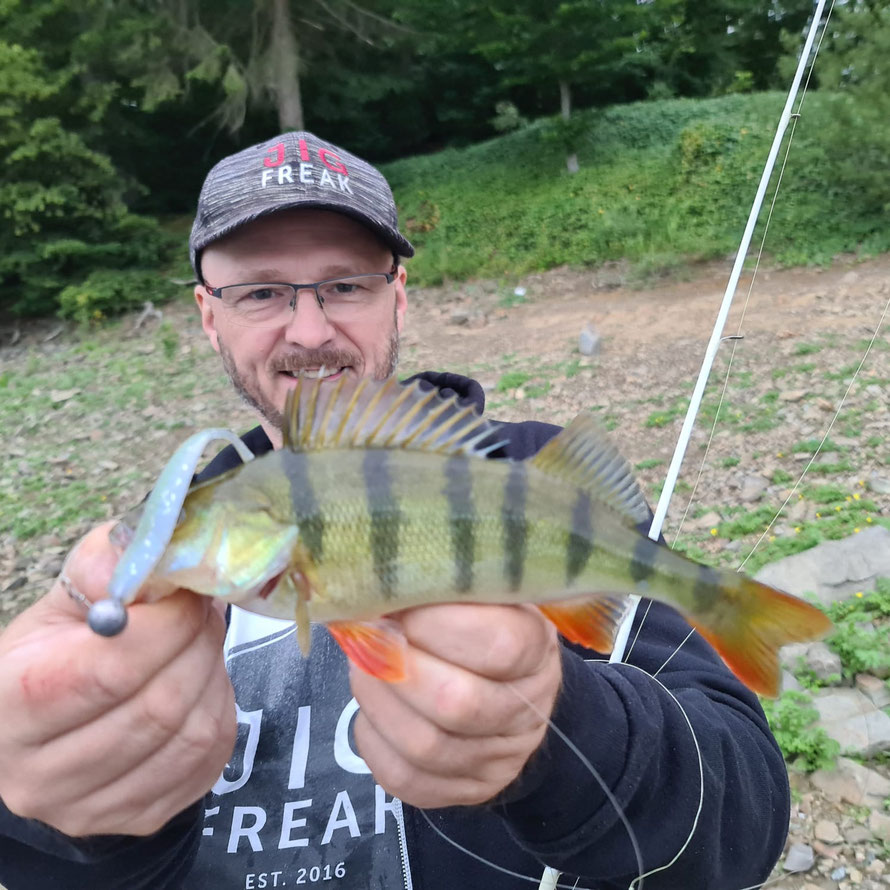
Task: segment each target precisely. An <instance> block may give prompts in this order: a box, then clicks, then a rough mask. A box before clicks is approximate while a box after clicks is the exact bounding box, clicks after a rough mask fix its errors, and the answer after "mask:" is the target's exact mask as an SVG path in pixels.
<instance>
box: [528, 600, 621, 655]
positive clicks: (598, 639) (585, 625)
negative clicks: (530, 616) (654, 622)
mask: <svg viewBox="0 0 890 890" xmlns="http://www.w3.org/2000/svg"><path fill="white" fill-rule="evenodd" d="M628 605H629V601H628V598H627V597H626V596H620V597H619V596H596V597H588V598H587V599H573V600H561V601H559V602H553V603H544V604H542V605H539V606H538V608H539V609H540V610H541V611H542V612H543V613H544V614H545V615H546V616H547V617H548V618H549V619H550V620H551V621H552V622H553V623H554V624H555V625H556V629H557V630H558V631H559V632H560V633H561V634H562V635H563V636H564V637H565V638H566V639H567V640H569V641H570V642H572V643H580V645H582V646H586V647H587V648H588V649H596V651H597V652H602V653H603V654H604V655H608V654H609V652H611V651H612V644H613V643H614V641H615V634H616V632H617V630H618V625H619V624H621V622H622V620H623V619H624V616H625V614H627V608H628Z"/></svg>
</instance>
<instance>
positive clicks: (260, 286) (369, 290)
mask: <svg viewBox="0 0 890 890" xmlns="http://www.w3.org/2000/svg"><path fill="white" fill-rule="evenodd" d="M396 272H397V267H396V266H395V265H393V267H392V269H391V270H390V271H389V272H371V273H368V274H367V275H346V276H344V277H343V278H326V279H325V280H324V281H314V282H312V283H311V284H285V283H283V282H268V281H264V282H258V283H254V284H227V285H224V286H223V287H211V286H210V285H209V284H205V285H204V287H205V288H206V290H207V293H209V294H210V296H212V297H218V298H219V299H220V300H222V303H223V306H225V307H226V310H227V311H228V312H230V313H231V316H232V320H233V321H235V322H236V323H238V324H244V325H268V326H270V327H271V326H274V325H277V324H286V323H287V321H288V319H289V317H290V316H291V315H292V314H293V312H294V310H295V308H296V305H297V294H298V293H299V292H300V291H301V290H312V291H315V299H316V300H317V301H318V305H319V306H320V307H321V308H322V310H324V313H325V315H327V316H328V318H330V319H334V320H336V319H338V318H347V317H349V316H351V315H355V314H356V313H357V312H360V311H361V310H362V309H366V308H368V307H369V306H371V305H373V304H374V303H375V302H376V300H377V298H378V297H379V296H380V294H381V293H383V291H384V290H385V289H386V288H387V287H388V286H389V285H390V284H392V283H393V281H395V277H396Z"/></svg>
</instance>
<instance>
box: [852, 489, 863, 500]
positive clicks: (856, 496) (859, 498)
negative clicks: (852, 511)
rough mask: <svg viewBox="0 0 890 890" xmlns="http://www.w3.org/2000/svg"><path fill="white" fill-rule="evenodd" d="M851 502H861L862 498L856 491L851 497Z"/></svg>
mask: <svg viewBox="0 0 890 890" xmlns="http://www.w3.org/2000/svg"><path fill="white" fill-rule="evenodd" d="M853 500H854V501H861V500H862V496H861V495H860V494H859V492H858V491H857V492H856V494H854V495H853Z"/></svg>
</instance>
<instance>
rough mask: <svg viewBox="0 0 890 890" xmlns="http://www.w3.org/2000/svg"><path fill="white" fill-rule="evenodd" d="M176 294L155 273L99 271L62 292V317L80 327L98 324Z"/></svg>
mask: <svg viewBox="0 0 890 890" xmlns="http://www.w3.org/2000/svg"><path fill="white" fill-rule="evenodd" d="M175 293H176V288H175V287H173V286H172V285H170V283H169V282H167V281H165V280H163V279H161V278H159V277H158V275H157V274H156V273H153V272H145V271H142V270H138V269H136V270H123V271H122V270H118V269H100V270H98V271H96V272H93V273H91V274H90V275H89V276H87V278H86V279H85V280H84V281H83V282H81V283H80V284H72V285H69V286H68V287H66V288H64V289H63V290H62V292H61V293H60V294H59V314H60V315H61V316H62V317H63V318H72V319H74V321H76V322H78V323H79V324H95V323H98V322H101V321H104V320H105V319H107V318H110V317H112V316H114V315H120V314H121V313H122V312H129V311H131V310H133V309H139V308H141V307H142V305H143V303H145V302H146V301H148V300H151V301H152V302H164V301H165V300H168V299H170V298H171V297H172V296H174V294H175Z"/></svg>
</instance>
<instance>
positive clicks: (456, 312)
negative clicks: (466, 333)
mask: <svg viewBox="0 0 890 890" xmlns="http://www.w3.org/2000/svg"><path fill="white" fill-rule="evenodd" d="M469 321H470V313H469V312H467V310H466V309H453V310H452V311H451V315H449V316H448V323H449V324H453V325H465V324H469Z"/></svg>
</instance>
